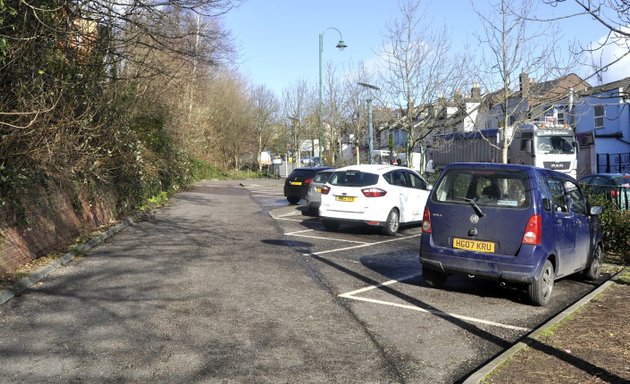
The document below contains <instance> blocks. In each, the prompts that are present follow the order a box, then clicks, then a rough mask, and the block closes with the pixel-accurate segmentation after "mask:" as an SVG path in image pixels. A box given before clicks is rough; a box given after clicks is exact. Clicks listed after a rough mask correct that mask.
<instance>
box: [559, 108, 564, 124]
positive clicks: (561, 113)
mask: <svg viewBox="0 0 630 384" xmlns="http://www.w3.org/2000/svg"><path fill="white" fill-rule="evenodd" d="M564 122H565V121H564V110H563V109H560V110H558V124H564Z"/></svg>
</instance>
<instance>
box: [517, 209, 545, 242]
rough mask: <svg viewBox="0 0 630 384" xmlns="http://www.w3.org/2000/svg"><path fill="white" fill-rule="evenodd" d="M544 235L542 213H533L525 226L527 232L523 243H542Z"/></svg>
mask: <svg viewBox="0 0 630 384" xmlns="http://www.w3.org/2000/svg"><path fill="white" fill-rule="evenodd" d="M541 235H542V222H541V218H540V215H532V216H531V217H530V218H529V221H528V222H527V226H525V233H524V234H523V240H522V241H521V243H523V244H529V245H540V242H541V240H542V239H541Z"/></svg>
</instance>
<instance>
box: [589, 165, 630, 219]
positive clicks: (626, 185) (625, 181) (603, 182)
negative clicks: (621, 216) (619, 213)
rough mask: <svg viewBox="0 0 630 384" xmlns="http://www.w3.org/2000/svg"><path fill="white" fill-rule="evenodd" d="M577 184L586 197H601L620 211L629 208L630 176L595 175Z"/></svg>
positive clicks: (623, 174) (620, 174)
mask: <svg viewBox="0 0 630 384" xmlns="http://www.w3.org/2000/svg"><path fill="white" fill-rule="evenodd" d="M578 182H579V184H580V186H581V187H582V189H583V190H584V193H586V194H587V195H588V196H596V195H603V196H605V197H606V198H608V199H610V200H612V201H614V202H615V204H616V205H617V206H618V207H619V208H620V209H622V210H626V209H628V208H630V174H628V173H597V174H594V175H589V176H584V177H582V178H581V179H580V180H579V181H578Z"/></svg>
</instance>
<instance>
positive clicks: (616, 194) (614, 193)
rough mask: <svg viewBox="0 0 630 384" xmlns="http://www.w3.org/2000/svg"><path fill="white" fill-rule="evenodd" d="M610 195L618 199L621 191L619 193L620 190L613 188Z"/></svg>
mask: <svg viewBox="0 0 630 384" xmlns="http://www.w3.org/2000/svg"><path fill="white" fill-rule="evenodd" d="M610 196H611V197H612V198H613V199H616V198H617V197H618V196H620V193H619V191H618V190H616V189H613V190H611V191H610Z"/></svg>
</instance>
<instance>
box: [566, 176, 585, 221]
mask: <svg viewBox="0 0 630 384" xmlns="http://www.w3.org/2000/svg"><path fill="white" fill-rule="evenodd" d="M564 188H565V190H566V191H567V199H568V200H569V202H570V204H569V207H570V208H571V212H574V213H579V214H582V215H586V200H584V196H583V195H582V192H581V191H580V189H579V188H578V186H577V185H575V184H574V183H572V182H570V181H565V183H564Z"/></svg>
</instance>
